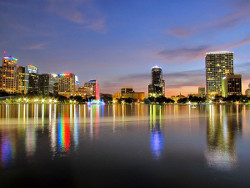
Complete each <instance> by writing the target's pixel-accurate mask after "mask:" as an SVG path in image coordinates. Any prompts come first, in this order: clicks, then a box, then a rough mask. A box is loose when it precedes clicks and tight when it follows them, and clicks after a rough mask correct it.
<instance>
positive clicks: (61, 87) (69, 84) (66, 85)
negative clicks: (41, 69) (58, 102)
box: [58, 73, 76, 92]
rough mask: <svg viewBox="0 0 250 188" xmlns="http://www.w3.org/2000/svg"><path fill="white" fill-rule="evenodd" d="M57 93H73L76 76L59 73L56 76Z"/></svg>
mask: <svg viewBox="0 0 250 188" xmlns="http://www.w3.org/2000/svg"><path fill="white" fill-rule="evenodd" d="M58 77H59V82H58V92H75V87H76V75H75V74H73V73H61V74H59V75H58Z"/></svg>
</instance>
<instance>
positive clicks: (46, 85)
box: [38, 74, 59, 95]
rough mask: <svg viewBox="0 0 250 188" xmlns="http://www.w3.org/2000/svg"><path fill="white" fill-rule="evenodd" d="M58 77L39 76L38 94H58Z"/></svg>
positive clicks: (51, 75) (52, 75)
mask: <svg viewBox="0 0 250 188" xmlns="http://www.w3.org/2000/svg"><path fill="white" fill-rule="evenodd" d="M58 81H59V78H58V75H57V74H41V75H39V81H38V85H39V93H40V94H42V95H49V94H52V95H56V94H58Z"/></svg>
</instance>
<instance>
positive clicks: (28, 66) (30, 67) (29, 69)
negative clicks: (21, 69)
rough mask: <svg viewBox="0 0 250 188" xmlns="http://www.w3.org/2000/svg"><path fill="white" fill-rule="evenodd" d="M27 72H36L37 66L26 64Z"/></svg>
mask: <svg viewBox="0 0 250 188" xmlns="http://www.w3.org/2000/svg"><path fill="white" fill-rule="evenodd" d="M26 70H27V73H35V74H38V68H37V67H36V66H34V65H32V64H29V65H27V66H26Z"/></svg>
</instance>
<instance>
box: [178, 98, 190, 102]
mask: <svg viewBox="0 0 250 188" xmlns="http://www.w3.org/2000/svg"><path fill="white" fill-rule="evenodd" d="M187 102H188V98H187V97H184V98H181V99H179V100H178V101H177V103H187Z"/></svg>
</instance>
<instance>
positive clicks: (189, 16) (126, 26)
mask: <svg viewBox="0 0 250 188" xmlns="http://www.w3.org/2000/svg"><path fill="white" fill-rule="evenodd" d="M204 7H205V8H204ZM211 9H213V10H214V11H213V12H212V13H211V12H210V10H211ZM0 15H1V18H4V19H2V20H1V21H2V25H4V27H1V29H0V34H1V36H2V42H1V44H0V49H1V51H2V52H3V51H7V54H11V56H13V57H15V58H17V59H18V65H20V66H26V65H28V64H33V65H34V66H36V67H38V69H39V73H57V74H59V73H62V72H71V73H74V74H76V75H77V76H78V77H79V80H80V85H83V83H84V82H87V81H89V80H91V79H95V78H98V81H99V83H100V91H101V93H110V94H114V93H116V92H117V91H120V89H121V87H126V86H131V87H133V88H134V90H135V91H138V92H139V91H142V92H145V94H147V87H148V84H149V83H150V81H151V68H152V67H153V66H155V65H158V66H160V67H161V68H162V71H163V79H164V80H165V83H166V92H165V95H166V97H170V96H172V95H178V94H180V93H182V94H183V95H187V94H190V93H197V92H198V87H199V86H205V82H206V78H205V77H206V75H205V55H206V53H207V52H210V51H222V50H223V51H232V52H234V74H242V86H243V87H242V93H243V94H244V93H245V90H246V89H247V88H248V84H249V83H250V76H249V72H250V62H249V57H250V55H249V49H250V45H249V43H250V35H249V25H250V24H249V21H250V19H249V18H250V2H249V1H247V0H220V1H215V0H212V1H210V2H200V1H192V2H190V1H189V2H182V3H181V4H180V3H178V2H168V1H163V0H162V1H157V2H153V1H150V0H148V1H142V0H138V1H135V2H130V1H127V2H125V1H114V0H107V1H105V2H104V1H96V0H83V1H81V0H71V1H70V0H64V1H60V2H59V1H54V0H46V1H42V0H38V1H36V2H35V3H34V1H31V0H26V1H25V2H20V1H17V0H13V1H11V2H0Z"/></svg>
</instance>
